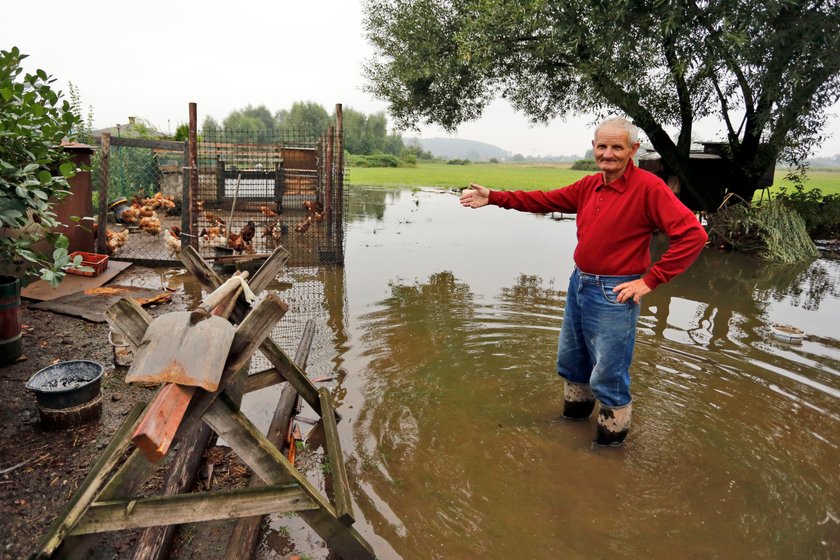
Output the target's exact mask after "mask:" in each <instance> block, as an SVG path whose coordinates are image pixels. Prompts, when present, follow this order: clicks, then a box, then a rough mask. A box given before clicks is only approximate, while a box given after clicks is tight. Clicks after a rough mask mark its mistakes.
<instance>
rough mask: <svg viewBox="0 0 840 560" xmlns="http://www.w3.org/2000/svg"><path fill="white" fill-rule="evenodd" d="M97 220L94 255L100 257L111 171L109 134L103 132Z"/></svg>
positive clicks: (103, 241) (100, 146)
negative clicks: (96, 254)
mask: <svg viewBox="0 0 840 560" xmlns="http://www.w3.org/2000/svg"><path fill="white" fill-rule="evenodd" d="M99 157H100V165H99V214H98V215H99V218H98V220H97V222H96V223H97V224H99V229H98V230H97V233H96V248H95V250H96V253H98V254H100V255H107V254H108V253H106V249H105V242H106V241H107V237H108V236H107V235H106V234H105V229H106V226H107V225H108V182H109V173H110V171H111V169H110V165H111V133H110V132H104V133H102V136H101V137H100V138H99Z"/></svg>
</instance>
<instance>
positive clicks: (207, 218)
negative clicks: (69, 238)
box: [91, 126, 347, 370]
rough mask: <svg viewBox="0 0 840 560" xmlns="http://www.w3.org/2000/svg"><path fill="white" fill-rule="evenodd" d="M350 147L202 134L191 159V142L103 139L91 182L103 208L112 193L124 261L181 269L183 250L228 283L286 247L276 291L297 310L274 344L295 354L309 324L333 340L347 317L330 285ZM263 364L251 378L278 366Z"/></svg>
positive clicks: (315, 135)
mask: <svg viewBox="0 0 840 560" xmlns="http://www.w3.org/2000/svg"><path fill="white" fill-rule="evenodd" d="M341 145H342V142H341V137H340V133H339V134H336V132H335V127H333V126H330V127H329V128H328V129H327V130H323V131H311V130H292V129H286V130H283V131H282V132H278V133H275V134H271V135H269V134H266V133H261V134H260V135H259V136H257V135H255V134H254V133H251V132H231V131H222V130H205V131H199V132H198V133H197V142H196V143H195V145H194V152H193V154H191V150H190V148H191V146H190V144H189V142H174V141H169V140H159V139H138V138H120V137H116V138H115V137H110V138H107V139H103V141H102V142H101V145H100V149H99V150H98V151H97V153H96V154H95V156H94V159H93V161H92V165H91V167H92V177H91V179H92V182H93V185H96V186H97V188H96V189H95V192H96V195H95V197H96V198H98V197H101V196H102V194H101V193H102V190H101V189H102V184H103V183H105V184H106V185H107V191H106V192H107V195H106V197H107V198H106V205H107V208H108V212H107V214H106V222H105V223H106V227H105V234H106V250H107V252H108V253H109V254H111V255H112V257H113V258H115V259H118V260H128V261H132V262H135V263H138V264H144V265H151V266H155V265H164V266H172V267H180V266H181V263H180V261H179V260H178V258H177V250H178V249H179V244H180V246H184V245H186V244H189V245H192V246H193V247H194V248H195V249H196V250H198V252H199V254H200V255H201V256H202V257H204V258H205V259H206V260H208V261H212V262H213V263H214V266H215V268H216V269H217V270H218V271H219V272H220V273H221V274H222V275H229V274H231V273H232V272H233V271H234V270H235V269H236V268H248V269H250V270H251V271H252V273H253V272H254V271H255V270H256V269H257V268H258V266H259V265H260V264H261V263H262V261H263V259H264V258H267V257H268V256H269V255H270V254H271V252H272V251H274V249H276V248H277V247H278V246H282V247H284V248H285V249H286V250H288V251H289V252H290V253H291V257H290V259H289V262H288V266H287V269H286V271H285V272H284V273H283V275H282V278H278V279H277V281H276V284H275V285H274V286H273V288H272V289H273V290H275V291H277V290H279V291H280V294H281V297H283V298H284V299H286V300H287V302H288V303H289V305H290V309H289V312H288V313H287V315H286V316H285V317H284V319H283V320H282V321H280V322H279V323H278V325H277V326H276V327H275V329H274V332H272V335H271V336H272V338H273V339H274V340H275V341H277V342H278V343H279V344H281V347H283V348H284V349H285V350H286V351H287V352H290V353H291V352H293V351H294V348H295V346H296V344H297V341H298V340H299V337H300V335H301V333H302V331H303V325H304V324H305V323H306V321H307V320H315V322H316V325H317V329H318V330H319V331H321V330H323V331H324V333H326V331H327V330H329V329H327V325H326V323H327V321H328V316H329V315H330V313H332V311H330V310H329V309H330V308H331V307H332V306H333V304H335V305H337V306H338V307H339V308H340V307H341V302H340V301H337V302H333V303H332V304H331V303H329V302H328V301H326V300H327V299H329V298H328V297H327V296H326V295H325V284H324V281H323V278H322V277H324V276H325V275H326V277H329V278H332V277H333V276H334V275H335V273H333V272H329V271H330V270H331V269H336V268H340V267H335V266H330V265H336V264H342V263H343V262H344V228H345V223H344V215H345V214H344V209H345V207H346V202H347V201H346V195H345V192H344V166H343V158H342V157H339V155H340V154H341V150H342V148H341ZM97 207H99V202H98V200H94V208H97ZM339 299H340V298H339ZM318 336H320V335H318ZM324 336H326V335H324ZM317 340H318V338H317V336H316V341H317ZM316 346H317V345H316ZM255 358H256V359H255V360H254V362H253V363H252V370H253V369H259V368H263V367H267V366H268V362H267V360H265V358H264V357H262V356H261V355H259V354H258V355H257V356H255Z"/></svg>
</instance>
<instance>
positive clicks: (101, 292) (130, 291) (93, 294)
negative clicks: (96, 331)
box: [29, 284, 172, 323]
mask: <svg viewBox="0 0 840 560" xmlns="http://www.w3.org/2000/svg"><path fill="white" fill-rule="evenodd" d="M125 297H128V298H131V299H133V300H136V301H137V303H139V304H140V305H149V304H151V303H164V302H168V301H169V300H170V299H171V297H172V293H171V292H169V291H167V290H150V289H149V288H141V287H138V286H120V285H116V284H115V285H109V286H104V287H96V288H91V289H88V290H82V291H80V292H76V293H74V294H68V295H66V296H62V297H58V298H55V299H52V300H48V301H42V302H40V303H36V304H34V305H30V306H29V308H30V309H41V310H44V311H53V312H55V313H61V314H63V315H71V316H73V317H81V318H82V319H86V320H88V321H91V322H93V323H104V322H105V311H106V310H107V309H108V308H109V307H111V306H112V305H113V304H115V303H116V302H117V301H119V300H120V299H122V298H125Z"/></svg>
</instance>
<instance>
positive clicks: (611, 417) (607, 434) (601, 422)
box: [595, 403, 633, 447]
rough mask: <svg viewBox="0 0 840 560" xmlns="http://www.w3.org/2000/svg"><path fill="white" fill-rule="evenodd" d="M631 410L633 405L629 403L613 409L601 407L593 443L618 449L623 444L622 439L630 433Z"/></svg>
mask: <svg viewBox="0 0 840 560" xmlns="http://www.w3.org/2000/svg"><path fill="white" fill-rule="evenodd" d="M632 410H633V405H632V404H631V403H628V404H626V405H624V406H619V407H615V408H613V407H609V406H604V405H601V410H600V411H599V412H598V431H597V432H596V436H595V443H596V444H597V445H604V446H609V447H618V446H619V445H621V444H622V443H624V438H626V437H627V432H629V431H630V416H631V414H632Z"/></svg>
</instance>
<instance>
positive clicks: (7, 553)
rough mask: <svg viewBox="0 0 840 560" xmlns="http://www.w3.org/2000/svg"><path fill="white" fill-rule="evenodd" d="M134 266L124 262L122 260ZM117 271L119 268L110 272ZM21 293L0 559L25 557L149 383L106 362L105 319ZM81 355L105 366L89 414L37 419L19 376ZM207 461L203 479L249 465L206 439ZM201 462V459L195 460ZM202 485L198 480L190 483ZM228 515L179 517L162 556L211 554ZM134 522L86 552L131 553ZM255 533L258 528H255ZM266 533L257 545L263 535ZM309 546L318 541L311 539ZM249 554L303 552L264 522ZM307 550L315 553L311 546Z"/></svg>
mask: <svg viewBox="0 0 840 560" xmlns="http://www.w3.org/2000/svg"><path fill="white" fill-rule="evenodd" d="M135 268H140V267H132V269H135ZM118 278H120V277H118ZM29 303H33V304H34V303H35V302H28V301H27V300H23V304H22V315H23V320H22V324H23V325H24V326H23V338H24V354H23V356H22V357H21V359H20V360H18V361H17V362H15V363H13V364H10V365H6V366H0V394H2V395H3V400H2V403H0V519H2V523H0V560H17V559H21V558H27V557H29V555H30V554H31V553H32V551H33V550H34V549H35V547H36V546H37V544H38V543H39V541H40V539H41V537H42V535H43V534H44V533H45V532H46V530H47V529H48V528H49V526H50V525H51V523H52V522H53V521H54V519H55V518H56V516H57V515H58V514H59V513H60V512H61V511H62V509H63V508H64V507H65V505H66V504H67V503H68V501H69V500H70V499H71V497H72V496H73V494H74V492H75V491H76V489H77V488H78V486H79V485H80V483H81V482H82V481H83V480H84V478H85V477H86V476H87V475H88V473H89V470H90V467H91V466H92V465H93V464H95V463H96V461H97V460H98V458H99V456H100V454H101V452H102V450H103V449H104V448H105V447H106V446H107V445H108V442H109V441H110V438H111V436H112V435H113V434H114V433H115V432H116V431H117V429H118V428H119V427H120V425H121V424H122V422H123V419H124V417H125V416H126V415H127V414H128V412H129V411H130V410H131V408H132V407H133V406H134V405H135V404H136V403H138V402H147V401H148V400H149V399H150V398H151V395H152V393H153V388H141V387H137V386H133V385H129V384H126V383H124V382H123V378H124V376H125V373H126V372H127V368H125V367H117V366H115V365H114V356H113V348H112V346H111V343H110V342H109V340H108V331H109V328H108V325H107V324H106V323H91V322H87V321H85V320H83V319H79V318H75V317H70V316H65V315H60V314H57V313H52V312H49V311H40V310H34V309H29V307H28V304H29ZM185 308H186V305H185V304H184V302H183V300H182V298H181V297H179V294H178V292H175V293H174V294H173V298H172V302H171V303H169V304H162V305H158V306H152V307H147V308H146V309H147V311H148V312H149V313H150V314H151V315H152V316H153V317H154V316H156V315H159V314H161V313H165V312H170V311H176V310H179V309H185ZM72 359H89V360H95V361H97V362H100V363H101V364H103V365H104V366H105V372H104V375H103V379H102V414H101V416H100V418H99V419H98V420H95V421H93V422H91V423H89V424H86V425H82V426H77V427H72V428H64V429H47V428H46V427H45V426H44V425H42V423H41V421H40V418H39V412H38V408H37V405H36V401H35V397H34V395H33V394H32V393H31V392H29V391H28V390H27V389H26V388H25V386H24V385H25V383H26V381H27V380H28V379H29V378H30V377H31V376H32V375H33V374H35V373H36V372H37V371H39V370H40V369H42V368H44V367H47V366H49V365H51V364H54V363H57V362H59V361H65V360H72ZM205 457H206V458H207V459H206V461H207V462H212V463H214V464H215V467H214V470H213V481H212V489H213V490H218V489H220V488H234V487H239V486H244V485H245V484H247V482H248V480H249V477H250V476H251V475H250V472H249V470H248V469H247V468H246V467H245V466H244V465H243V464H242V463H241V462H240V461H239V460H238V458H237V457H236V455H235V454H234V453H232V452H230V450H229V449H228V448H225V447H211V448H210V449H208V451H207V453H206V454H205ZM205 466H206V464H205ZM162 475H163V470H162V469H161V470H160V472H159V473H158V474H157V476H156V477H155V479H153V480H151V481H150V482H149V483H148V484H147V487H146V489H145V490H144V494H153V493H154V492H155V490H156V485H157V484H159V482H160V480H161V478H162ZM203 489H205V488H204V484H202V483H201V481H200V480H199V482H198V484H197V488H195V489H193V490H194V491H201V490H203ZM231 528H232V523H231V522H212V523H203V524H195V525H185V526H181V527H180V528H179V529H178V531H177V533H176V537H175V542H174V545H173V548H172V550H171V552H170V556H169V558H173V559H176V560H179V559H192V558H201V559H202V560H207V559H212V558H219V557H220V556H221V555H222V552H223V551H224V548H225V546H226V544H227V538H228V534H229V531H230V530H231ZM138 534H139V531H122V532H118V533H110V534H108V535H107V538H105V539H103V542H102V543H101V544H100V545H99V546H98V547H97V548H96V549H94V550H93V551H92V552H91V553H90V554H89V555H88V558H93V559H111V558H128V557H130V556H131V552H132V548H133V545H134V542H135V541H136V539H137V535H138ZM264 534H265V532H264ZM266 538H267V539H273V540H274V542H273V544H272V546H271V550H269V551H266V542H265V539H266ZM316 546H318V545H316ZM260 549H261V552H260V553H259V554H258V555H257V557H261V558H279V559H284V560H285V559H293V558H296V557H302V558H306V557H310V558H312V557H313V555H311V554H306V553H301V552H300V548H298V547H296V546H295V543H293V542H290V541H289V539H288V538H286V537H285V530H282V529H281V531H280V533H278V532H277V530H276V529H272V530H269V531H268V535H267V536H266V537H264V540H263V543H262V544H261V545H260ZM314 556H317V557H320V558H323V557H325V556H323V551H322V553H321V554H315V555H314Z"/></svg>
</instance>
